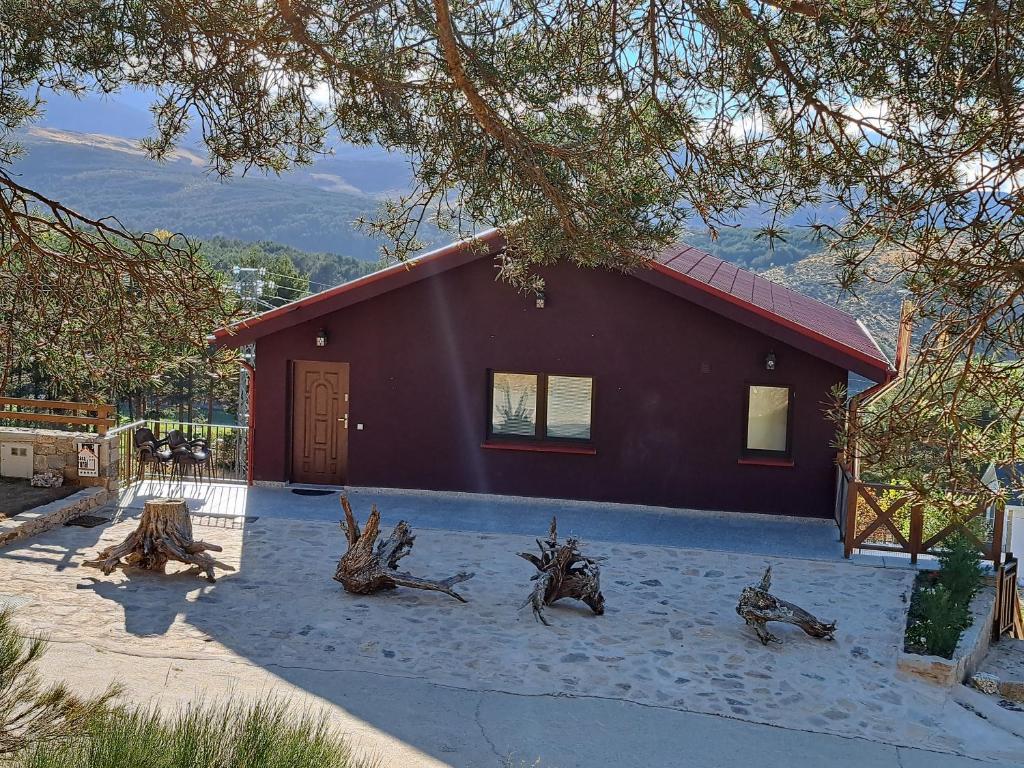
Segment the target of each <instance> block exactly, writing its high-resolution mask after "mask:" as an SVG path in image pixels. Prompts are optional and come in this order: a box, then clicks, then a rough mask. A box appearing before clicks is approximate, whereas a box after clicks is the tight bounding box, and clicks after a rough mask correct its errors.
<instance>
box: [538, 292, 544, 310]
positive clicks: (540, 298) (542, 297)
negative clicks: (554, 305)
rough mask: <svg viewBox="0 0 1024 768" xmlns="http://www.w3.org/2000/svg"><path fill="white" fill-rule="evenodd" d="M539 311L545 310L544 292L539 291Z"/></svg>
mask: <svg viewBox="0 0 1024 768" xmlns="http://www.w3.org/2000/svg"><path fill="white" fill-rule="evenodd" d="M537 309H544V291H537Z"/></svg>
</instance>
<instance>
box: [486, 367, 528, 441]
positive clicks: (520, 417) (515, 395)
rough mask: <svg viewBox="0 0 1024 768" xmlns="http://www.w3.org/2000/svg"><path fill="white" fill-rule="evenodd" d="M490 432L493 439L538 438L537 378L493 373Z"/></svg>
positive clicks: (517, 374)
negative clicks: (508, 437)
mask: <svg viewBox="0 0 1024 768" xmlns="http://www.w3.org/2000/svg"><path fill="white" fill-rule="evenodd" d="M491 393H492V394H491V432H492V433H493V434H495V435H518V436H520V437H535V436H536V435H537V377H536V376H534V375H531V374H525V373H495V374H494V386H492V387H491Z"/></svg>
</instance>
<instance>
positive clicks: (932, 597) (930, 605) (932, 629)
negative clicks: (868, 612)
mask: <svg viewBox="0 0 1024 768" xmlns="http://www.w3.org/2000/svg"><path fill="white" fill-rule="evenodd" d="M915 607H916V609H917V610H916V611H915V614H916V615H915V616H913V617H912V618H911V619H910V620H909V621H908V626H907V646H908V650H914V651H917V652H921V653H927V654H930V655H933V656H943V657H945V658H947V659H949V658H952V656H953V651H954V650H956V644H957V643H958V642H959V640H960V633H961V632H963V631H964V630H965V629H966V628H967V627H968V626H970V623H971V621H970V614H969V613H968V611H967V609H966V607H965V606H963V605H961V604H959V603H957V602H956V600H954V599H953V596H952V594H951V593H950V591H949V590H948V589H947V588H946V587H945V586H944V585H942V584H935V585H934V586H926V587H923V588H922V589H921V590H920V591H919V592H918V595H917V602H916V606H915Z"/></svg>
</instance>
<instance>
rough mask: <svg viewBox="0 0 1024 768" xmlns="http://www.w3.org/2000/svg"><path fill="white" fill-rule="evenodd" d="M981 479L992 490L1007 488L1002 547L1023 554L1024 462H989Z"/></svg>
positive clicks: (1016, 553)
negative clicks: (1022, 487) (1023, 492)
mask: <svg viewBox="0 0 1024 768" xmlns="http://www.w3.org/2000/svg"><path fill="white" fill-rule="evenodd" d="M982 481H983V482H984V483H985V485H987V486H988V487H989V488H991V489H992V490H993V491H998V490H1003V489H1008V493H1007V495H1006V530H1005V532H1004V533H1003V541H1004V547H1005V550H1006V551H1007V552H1012V553H1013V554H1015V555H1017V556H1018V557H1020V556H1021V555H1022V554H1024V494H1022V493H1021V492H1020V487H1021V485H1022V483H1024V464H1018V465H1017V466H1016V467H1013V466H1007V465H1002V466H996V465H995V464H994V463H992V464H989V465H988V468H987V469H986V470H985V474H984V475H982ZM1014 489H1016V490H1014ZM1022 576H1024V574H1022Z"/></svg>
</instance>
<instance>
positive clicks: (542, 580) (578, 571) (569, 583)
mask: <svg viewBox="0 0 1024 768" xmlns="http://www.w3.org/2000/svg"><path fill="white" fill-rule="evenodd" d="M537 546H539V547H540V557H537V556H536V555H533V554H530V553H529V552H520V553H519V556H520V557H521V558H523V559H524V560H529V561H530V562H531V563H533V564H534V565H535V566H536V567H537V570H538V571H539V573H537V574H535V575H534V576H533V579H534V580H535V581H536V582H537V583H536V585H535V586H534V588H533V592H531V593H530V596H529V597H528V598H527V599H526V602H525V603H523V607H526V606H527V605H531V604H532V606H533V615H534V617H535V618H537V619H538V620H539V621H540V622H541V623H542V624H544V626H551V625H550V624H548V621H547V619H545V618H544V607H545V606H548V605H551V604H552V603H554V602H556V601H558V600H562V599H563V598H567V597H570V598H573V599H575V600H581V601H583V602H584V603H586V604H587V605H589V606H590V609H591V610H592V611H593V612H594V613H596V614H597V615H598V616H601V615H603V614H604V595H603V594H601V568H600V566H598V563H599V562H601V561H602V560H604V558H603V557H585V556H584V555H581V554H580V552H579V540H578V539H573V538H569V539H566V540H565V543H564V544H561V545H559V543H558V521H557V520H556V518H554V517H552V518H551V527H550V528H549V529H548V538H547V540H546V541H541V540H540V539H537Z"/></svg>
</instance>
